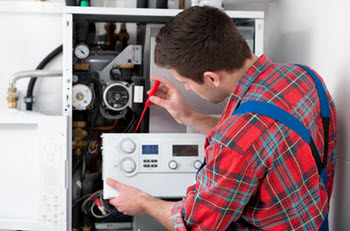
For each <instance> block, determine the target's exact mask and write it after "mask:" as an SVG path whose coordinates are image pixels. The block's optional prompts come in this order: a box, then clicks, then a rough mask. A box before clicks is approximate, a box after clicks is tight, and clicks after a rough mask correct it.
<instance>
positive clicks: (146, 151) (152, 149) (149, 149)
mask: <svg viewBox="0 0 350 231" xmlns="http://www.w3.org/2000/svg"><path fill="white" fill-rule="evenodd" d="M142 155H158V145H156V144H154V145H153V144H151V145H142Z"/></svg>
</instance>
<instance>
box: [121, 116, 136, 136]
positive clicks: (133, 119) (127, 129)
mask: <svg viewBox="0 0 350 231" xmlns="http://www.w3.org/2000/svg"><path fill="white" fill-rule="evenodd" d="M135 114H136V113H135V112H133V114H132V118H131V121H130V123H129V124H128V126H126V128H125V129H124V131H123V132H122V133H129V132H130V130H131V129H130V128H132V126H133V124H134V123H135V118H136V116H135Z"/></svg>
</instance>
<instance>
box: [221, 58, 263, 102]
mask: <svg viewBox="0 0 350 231" xmlns="http://www.w3.org/2000/svg"><path fill="white" fill-rule="evenodd" d="M258 59H259V58H258V56H256V55H255V54H253V53H252V57H251V58H250V59H247V60H246V61H245V62H244V64H243V66H242V68H240V69H239V70H237V71H235V72H233V73H230V74H229V78H228V80H229V83H227V84H225V86H226V87H225V88H226V93H227V95H228V96H229V95H231V93H232V92H233V90H234V89H235V87H236V85H237V83H238V81H239V79H240V78H241V77H242V76H243V75H244V74H245V73H246V72H247V70H248V69H249V68H250V67H251V66H252V65H253V64H254V63H255V62H256V61H257V60H258Z"/></svg>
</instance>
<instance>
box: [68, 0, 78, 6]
mask: <svg viewBox="0 0 350 231" xmlns="http://www.w3.org/2000/svg"><path fill="white" fill-rule="evenodd" d="M76 5H77V1H76V0H66V6H76Z"/></svg>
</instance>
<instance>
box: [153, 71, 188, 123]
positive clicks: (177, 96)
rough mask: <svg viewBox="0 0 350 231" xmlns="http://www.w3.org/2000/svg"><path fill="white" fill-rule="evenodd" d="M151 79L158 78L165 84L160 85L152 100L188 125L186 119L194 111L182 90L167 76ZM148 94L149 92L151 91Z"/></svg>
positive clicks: (179, 121) (154, 79)
mask: <svg viewBox="0 0 350 231" xmlns="http://www.w3.org/2000/svg"><path fill="white" fill-rule="evenodd" d="M151 80H153V81H156V80H157V81H159V82H160V83H162V84H163V85H161V86H159V88H158V92H157V95H156V96H152V97H151V98H150V101H151V102H152V103H153V104H155V105H157V106H160V107H163V108H165V109H166V110H167V111H168V112H169V114H170V115H171V116H172V117H173V118H174V119H175V120H176V122H178V123H179V124H182V125H187V124H186V119H187V118H189V117H190V116H191V114H192V112H193V111H192V110H191V108H190V107H189V106H188V105H187V103H186V101H185V99H184V98H183V96H182V94H181V92H180V90H179V89H177V88H176V87H175V86H174V85H173V84H172V83H171V82H170V81H169V80H167V79H165V78H161V77H152V78H151ZM147 94H149V91H148V92H147Z"/></svg>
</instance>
